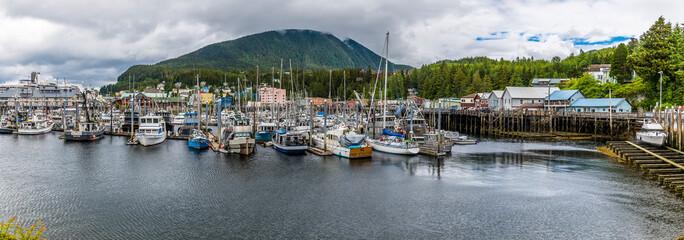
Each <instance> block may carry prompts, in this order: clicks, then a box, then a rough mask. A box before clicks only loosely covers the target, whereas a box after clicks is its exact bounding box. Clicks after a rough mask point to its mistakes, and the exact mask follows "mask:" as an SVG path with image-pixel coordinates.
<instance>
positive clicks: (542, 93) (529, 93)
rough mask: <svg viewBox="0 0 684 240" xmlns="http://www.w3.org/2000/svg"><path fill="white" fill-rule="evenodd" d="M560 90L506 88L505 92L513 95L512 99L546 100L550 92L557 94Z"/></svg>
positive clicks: (550, 88)
mask: <svg viewBox="0 0 684 240" xmlns="http://www.w3.org/2000/svg"><path fill="white" fill-rule="evenodd" d="M558 90H560V89H559V88H558V87H549V88H540V87H506V90H504V92H508V93H509V94H510V95H511V98H520V99H543V98H546V96H547V95H548V93H549V92H555V91H558ZM502 96H503V94H502Z"/></svg>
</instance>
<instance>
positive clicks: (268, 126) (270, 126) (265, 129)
mask: <svg viewBox="0 0 684 240" xmlns="http://www.w3.org/2000/svg"><path fill="white" fill-rule="evenodd" d="M275 129H276V124H275V123H270V122H265V123H261V124H259V125H257V132H256V134H255V136H254V138H255V139H256V142H258V143H263V142H268V141H271V139H272V136H271V135H273V133H274V130H275Z"/></svg>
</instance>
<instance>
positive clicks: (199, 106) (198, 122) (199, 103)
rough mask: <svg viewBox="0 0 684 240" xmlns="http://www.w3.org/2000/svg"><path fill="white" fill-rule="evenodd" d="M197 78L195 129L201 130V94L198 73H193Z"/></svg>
mask: <svg viewBox="0 0 684 240" xmlns="http://www.w3.org/2000/svg"><path fill="white" fill-rule="evenodd" d="M195 79H197V95H196V96H197V98H196V99H198V100H197V129H198V130H200V131H202V95H200V84H199V74H195Z"/></svg>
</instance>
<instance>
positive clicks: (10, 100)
mask: <svg viewBox="0 0 684 240" xmlns="http://www.w3.org/2000/svg"><path fill="white" fill-rule="evenodd" d="M80 93H81V92H80V90H79V88H78V87H76V86H75V85H66V84H59V83H58V82H57V81H55V82H50V81H40V73H38V72H32V73H31V78H30V79H22V80H19V83H18V84H2V85H0V104H5V105H7V106H14V103H15V100H16V102H18V103H19V104H20V106H24V107H30V106H34V107H35V106H55V107H61V106H62V105H63V103H64V101H66V102H67V106H69V107H73V106H75V104H77V103H78V102H80V101H81V99H82V97H81V96H80ZM15 98H16V99H15Z"/></svg>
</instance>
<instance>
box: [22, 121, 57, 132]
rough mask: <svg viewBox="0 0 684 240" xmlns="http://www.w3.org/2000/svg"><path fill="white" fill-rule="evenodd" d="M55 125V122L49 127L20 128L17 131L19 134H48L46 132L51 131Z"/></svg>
mask: <svg viewBox="0 0 684 240" xmlns="http://www.w3.org/2000/svg"><path fill="white" fill-rule="evenodd" d="M54 126H55V123H51V124H50V125H48V126H47V127H44V128H38V129H27V128H19V129H18V130H17V133H18V134H19V135H42V134H46V133H49V132H50V131H52V127H54Z"/></svg>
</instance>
